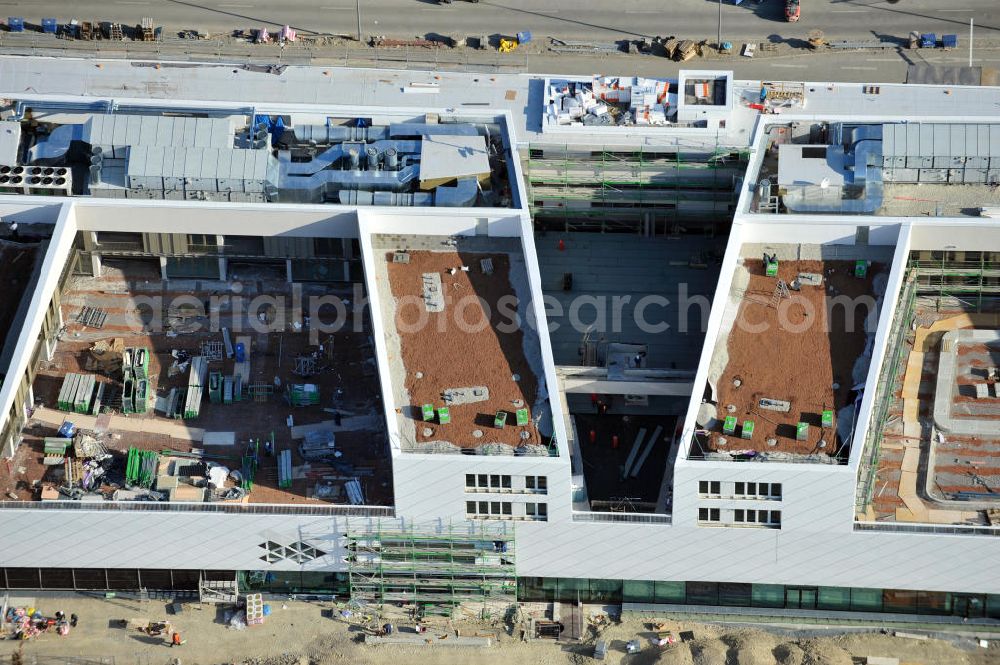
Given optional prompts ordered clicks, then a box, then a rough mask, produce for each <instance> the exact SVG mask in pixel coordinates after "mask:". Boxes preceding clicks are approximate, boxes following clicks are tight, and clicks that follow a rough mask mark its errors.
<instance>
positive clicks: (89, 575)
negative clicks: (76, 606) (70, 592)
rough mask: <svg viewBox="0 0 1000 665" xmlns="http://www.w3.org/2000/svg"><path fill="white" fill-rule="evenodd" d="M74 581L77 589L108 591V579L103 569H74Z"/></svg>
mask: <svg viewBox="0 0 1000 665" xmlns="http://www.w3.org/2000/svg"><path fill="white" fill-rule="evenodd" d="M73 579H74V581H75V582H76V588H77V589H107V588H108V579H107V578H106V577H105V576H104V569H103V568H74V569H73Z"/></svg>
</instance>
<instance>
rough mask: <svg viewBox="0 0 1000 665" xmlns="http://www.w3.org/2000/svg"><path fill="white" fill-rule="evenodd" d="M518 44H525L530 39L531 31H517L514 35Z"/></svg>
mask: <svg viewBox="0 0 1000 665" xmlns="http://www.w3.org/2000/svg"><path fill="white" fill-rule="evenodd" d="M516 37H517V43H518V44H527V43H528V42H530V41H531V32H530V31H528V30H525V31H524V32H519V33H517V35H516Z"/></svg>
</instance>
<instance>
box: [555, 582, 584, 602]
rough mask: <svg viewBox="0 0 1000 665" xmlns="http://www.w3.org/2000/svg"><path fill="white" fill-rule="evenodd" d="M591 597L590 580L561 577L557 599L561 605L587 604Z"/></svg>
mask: <svg viewBox="0 0 1000 665" xmlns="http://www.w3.org/2000/svg"><path fill="white" fill-rule="evenodd" d="M589 595H590V580H588V579H586V578H577V577H560V578H559V586H558V587H557V589H556V599H557V600H558V601H559V602H561V603H575V602H576V601H577V600H582V601H584V602H586V600H587V597H588V596H589Z"/></svg>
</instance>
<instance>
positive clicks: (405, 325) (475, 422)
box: [386, 251, 543, 448]
mask: <svg viewBox="0 0 1000 665" xmlns="http://www.w3.org/2000/svg"><path fill="white" fill-rule="evenodd" d="M409 254H410V262H409V263H394V262H393V261H392V253H389V254H387V255H386V263H387V267H388V272H389V281H390V284H391V288H392V295H393V296H394V297H395V298H396V299H397V302H399V299H401V298H405V299H406V300H405V301H403V302H402V303H401V306H399V307H398V309H397V311H396V328H397V330H399V337H400V346H401V352H402V356H403V366H404V367H405V368H406V384H405V385H406V390H407V392H408V393H409V395H410V399H411V401H412V402H413V404H411V407H413V411H411V412H413V413H417V414H419V413H420V407H421V405H423V404H433V405H434V406H435V408H437V407H441V406H444V405H445V404H444V401H443V400H442V393H443V392H444V391H445V390H446V389H449V388H471V387H474V386H486V387H487V388H488V389H489V399H488V400H486V401H482V402H474V403H471V404H464V405H451V406H449V412H450V415H451V424H448V425H439V424H437V423H424V422H421V423H418V424H417V428H416V438H417V441H418V442H427V441H442V440H444V441H449V442H451V443H453V444H454V445H456V446H461V447H464V448H474V447H477V446H480V445H482V444H486V443H503V444H507V445H510V446H514V447H517V446H520V445H523V444H535V445H538V444H541V443H543V442H542V440H541V437H540V434H539V432H538V428H537V427H535V425H534V423H533V422H532V423H530V424H529V425H528V426H526V427H518V426H516V425H515V422H516V420H515V411H517V409H519V408H528V409H529V410H530V409H532V407H533V405H534V404H535V398H536V396H537V394H538V379H537V377H536V376H535V373H534V371H532V369H531V366H530V365H529V364H528V360H527V358H526V357H525V354H524V347H523V343H524V334H523V333H522V332H521V330H520V328H518V329H516V330H514V331H513V332H501V331H500V330H498V329H497V327H498V326H500V325H501V324H503V323H508V322H509V321H508V319H505V318H504V316H503V315H502V312H501V311H500V308H499V307H498V303H499V302H500V301H501V299H502V298H512V297H513V296H514V295H515V294H514V289H513V287H512V286H511V283H510V276H509V274H510V259H509V258H508V256H507V255H506V254H503V253H473V252H461V253H459V252H437V251H435V252H431V251H410V252H409ZM483 259H491V260H492V261H493V273H492V274H491V275H486V274H484V273H483V272H482V269H481V268H480V261H481V260H483ZM459 266H469V268H470V269H469V270H468V271H461V270H459V271H457V272H455V274H454V275H451V274H449V273H448V272H447V271H448V269H450V268H451V269H454V268H458V267H459ZM424 273H437V274H440V275H441V288H442V291H443V292H444V297H445V308H444V311H442V312H427V311H426V309H424V306H423V304H422V299H423V285H422V282H421V275H422V274H424ZM467 296H471V297H473V298H475V297H479V298H481V299H482V300H483V301H485V302H486V304H487V305H488V307H489V310H488V313H489V314H490V319H489V325H488V326H487V325H484V324H485V322H486V321H485V318H484V310H483V308H482V307H480V306H479V304H477V303H475V301H466V300H464V299H465V298H466V297H467ZM466 302H468V303H469V304H468V305H466V304H464V303H466ZM421 316H426V317H427V318H426V324H425V325H423V326H418V325H417V322H418V321H419V320H420V317H421ZM463 323H464V325H462V324H463ZM418 328H419V329H418ZM407 331H410V332H407ZM418 373H420V375H421V376H419V377H418ZM498 411H505V412H507V426H506V427H505V428H503V429H497V428H495V427H494V417H495V416H496V414H497V412H498ZM531 415H532V416H534V414H533V413H532V414H531ZM524 432H526V433H528V434H529V435H530V437H529V438H527V439H524V438H522V433H524ZM476 433H479V436H476Z"/></svg>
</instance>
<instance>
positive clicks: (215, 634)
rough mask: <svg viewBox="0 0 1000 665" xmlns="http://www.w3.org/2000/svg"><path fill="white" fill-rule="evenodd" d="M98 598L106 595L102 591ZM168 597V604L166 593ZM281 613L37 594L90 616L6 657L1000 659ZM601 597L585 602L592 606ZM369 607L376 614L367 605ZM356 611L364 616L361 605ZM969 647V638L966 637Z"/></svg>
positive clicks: (808, 641)
mask: <svg viewBox="0 0 1000 665" xmlns="http://www.w3.org/2000/svg"><path fill="white" fill-rule="evenodd" d="M11 595H12V596H16V597H18V598H24V597H28V598H31V597H33V596H34V593H33V592H31V591H18V592H16V593H12V594H11ZM94 595H97V594H94ZM167 602H170V601H167ZM265 602H269V603H270V605H271V610H272V611H271V614H270V616H268V617H267V618H266V619H265V621H264V623H263V625H260V626H251V627H249V628H246V629H245V630H232V629H229V628H227V626H226V625H224V624H223V623H222V622H221V620H220V619H219V618H218V617H219V616H221V615H222V611H223V609H225V608H224V607H220V608H218V611H216V608H215V607H213V606H211V605H207V604H205V605H198V604H196V603H187V604H185V605H184V610H183V612H181V613H180V614H170V613H169V612H168V610H167V603H165V602H164V601H162V600H151V601H148V602H140V601H137V600H134V599H131V598H128V597H126V594H123V593H119V594H118V595H117V597H116V598H113V599H109V600H105V599H104V598H103V597H101V598H94V597H87V596H86V595H84V594H73V595H69V594H66V595H59V596H55V597H53V596H51V595H48V594H47V595H46V596H44V597H38V598H37V603H36V604H35V607H37V608H38V610H39V611H40V612H42V613H43V614H45V615H46V616H52V615H53V614H54V613H55V612H56V611H63V612H66V613H67V614H70V613H72V614H76V615H78V616H79V617H80V624H79V626H78V627H77V628H75V629H72V630H71V631H70V633H69V635H68V636H66V637H61V636H59V635H56V634H55V633H54V632H53V631H48V632H46V633H44V634H42V635H40V636H38V637H36V638H34V639H32V640H30V641H28V642H21V641H16V640H3V641H0V660H4V661H5V662H6V659H7V657H8V655H12V654H14V653H16V652H18V651H19V650H20V651H22V652H23V660H24V661H25V662H35V660H36V659H37V662H39V663H50V662H56V661H63V662H64V661H67V660H68V659H69V658H70V656H86V657H88V658H89V660H92V661H96V660H98V659H100V658H105V659H107V660H108V662H111V661H114V662H120V663H133V662H138V663H151V664H152V663H166V662H172V661H173V660H174V658H175V657H177V658H178V659H179V660H181V661H182V662H183V663H185V665H188V664H190V665H211V664H213V663H240V664H246V665H300V664H306V663H308V664H310V665H342V664H344V663H351V664H352V665H376V664H378V665H381V664H383V663H397V662H398V663H412V664H413V665H510V664H512V663H516V664H517V665H561V664H565V665H581V664H583V663H591V662H593V658H592V654H593V649H594V640H596V639H603V640H605V641H606V642H607V643H608V645H609V646H610V649H609V653H608V656H607V659H606V661H605V662H607V663H610V664H618V663H627V664H629V665H654V664H658V665H762V664H765V663H766V664H767V665H851V663H858V662H863V661H864V658H865V657H867V656H872V655H877V656H894V657H897V658H900V659H901V661H902V662H904V663H920V664H921V665H987V664H995V663H997V662H1000V646H998V645H997V641H996V640H992V639H991V640H990V645H989V648H988V649H980V648H976V649H975V650H974V651H963V650H961V649H959V648H957V647H956V646H955V645H953V644H952V643H950V642H948V641H945V640H939V639H934V638H931V639H927V640H915V639H908V638H905V637H893V636H892V635H880V634H878V633H877V627H876V626H873V627H872V628H871V629H870V631H868V632H861V633H847V634H844V633H840V634H838V633H837V632H835V631H833V630H831V631H830V632H829V633H827V634H826V636H824V637H818V638H817V637H796V636H790V635H787V634H778V633H771V632H767V631H766V630H761V629H747V628H740V627H736V626H726V625H711V624H703V623H695V622H692V621H676V620H673V619H669V620H666V621H665V624H666V629H667V630H670V631H671V632H673V634H674V635H675V636H678V635H681V634H682V633H684V634H685V635H687V634H688V633H690V639H688V640H687V641H684V642H678V643H676V644H673V645H670V646H668V647H665V648H662V647H657V646H654V645H652V644H651V642H650V638H651V637H652V636H653V635H654V633H653V632H652V631H651V630H650V624H649V621H650V619H649V618H648V617H644V618H627V619H625V620H624V621H621V622H616V623H612V624H610V625H606V626H605V627H603V628H601V629H600V630H599V632H598V634H597V636H596V637H594V638H590V637H589V635H590V633H589V631H588V639H587V640H586V641H584V642H582V643H580V644H572V643H569V644H567V643H565V642H557V641H555V640H548V639H536V640H530V641H524V642H523V641H521V640H520V628H518V630H516V631H515V634H514V635H513V636H511V635H508V634H507V633H506V632H505V631H504V630H503V625H502V623H501V622H500V621H499V620H492V621H476V620H472V619H469V618H467V615H471V614H472V613H473V612H472V610H471V609H466V610H465V611H464V612H461V613H460V614H459V618H456V619H452V620H445V619H438V618H436V617H432V618H430V619H428V620H426V621H425V624H426V625H428V626H429V628H430V630H429V632H428V633H427V634H426V635H430V636H433V637H436V638H438V639H441V636H444V635H447V636H453V635H455V634H456V632H459V633H460V634H461V635H466V636H468V635H492V636H494V639H495V643H494V645H493V646H491V647H488V648H483V647H457V646H445V645H440V644H439V645H433V644H432V645H425V644H419V645H379V646H371V645H367V644H364V642H363V641H362V640H361V639H360V638H359V636H360V635H361V634H362V633H363V632H370V631H371V627H372V626H373V625H376V622H377V621H378V622H381V621H391V622H392V623H394V624H395V626H396V629H397V632H398V633H399V634H401V635H402V634H406V635H412V634H413V633H412V630H413V628H412V625H413V624H412V620H410V619H409V618H406V617H404V616H403V615H402V613H401V612H398V611H397V612H396V614H395V615H389V616H385V617H384V618H379V617H375V618H373V619H372V620H371V621H370V622H369V625H368V626H364V625H362V624H361V623H359V622H357V621H352V622H351V623H348V622H345V621H341V620H331V619H330V618H329V613H330V611H331V610H333V612H334V613H335V614H336V613H337V611H338V609H340V608H342V607H343V604H340V605H339V606H338V605H335V604H334V603H330V602H309V601H301V600H279V599H273V600H268V601H265ZM525 610H526V611H527V613H528V614H530V615H531V616H535V617H537V618H543V611H542V610H541V609H537V610H535V609H529V608H525ZM598 611H599V609H598V608H596V607H594V606H587V607H585V612H587V613H588V614H590V613H596V612H598ZM365 614H367V612H366V613H365ZM354 616H355V617H358V616H360V613H355V615H354ZM139 617H142V618H144V619H163V618H166V619H169V620H170V622H171V625H172V627H173V629H175V630H177V631H178V632H180V633H181V635H182V636H183V638H184V639H185V640H186V641H187V643H186V644H185V645H183V646H181V647H177V648H173V649H172V648H171V647H170V646H169V644H168V642H167V640H165V639H163V638H151V637H147V636H146V635H144V634H143V633H141V632H139V631H137V630H135V629H126V628H123V627H121V623H120V620H121V619H126V620H131V619H137V618H139ZM629 640H638V641H639V643H640V646H641V651H640V652H639V653H638V654H634V655H626V654H625V643H626V642H627V641H629ZM966 644H967V642H966Z"/></svg>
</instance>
